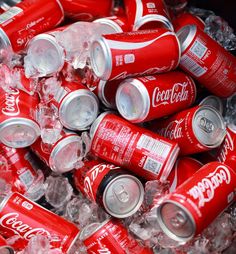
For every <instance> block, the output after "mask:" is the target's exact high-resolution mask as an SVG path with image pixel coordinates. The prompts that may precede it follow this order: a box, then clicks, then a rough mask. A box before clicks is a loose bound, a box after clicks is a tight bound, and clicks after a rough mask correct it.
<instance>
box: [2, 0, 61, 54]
mask: <svg viewBox="0 0 236 254" xmlns="http://www.w3.org/2000/svg"><path fill="white" fill-rule="evenodd" d="M52 13H53V15H52ZM63 19H64V11H63V8H62V5H61V3H60V1H59V0H52V1H47V0H40V1H38V0H33V1H32V0H24V1H22V2H20V3H18V4H17V5H15V6H13V7H11V8H10V9H9V10H7V11H6V12H4V13H3V14H1V15H0V40H1V48H2V49H6V50H8V49H9V48H10V49H13V51H14V52H19V51H21V50H23V49H24V48H25V46H26V45H27V43H28V42H29V40H30V39H31V38H33V37H34V36H35V35H36V34H39V33H42V32H44V31H47V30H50V29H52V28H54V27H56V26H57V25H58V24H60V23H61V22H62V20H63Z"/></svg>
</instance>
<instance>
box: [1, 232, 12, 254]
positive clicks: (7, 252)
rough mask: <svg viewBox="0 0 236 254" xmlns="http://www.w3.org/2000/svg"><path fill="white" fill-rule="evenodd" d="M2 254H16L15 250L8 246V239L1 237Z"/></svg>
mask: <svg viewBox="0 0 236 254" xmlns="http://www.w3.org/2000/svg"><path fill="white" fill-rule="evenodd" d="M0 253H2V254H14V250H13V248H12V247H10V246H9V245H8V244H7V241H6V239H5V238H4V237H3V236H1V235H0Z"/></svg>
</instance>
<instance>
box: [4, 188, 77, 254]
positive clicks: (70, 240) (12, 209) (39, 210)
mask: <svg viewBox="0 0 236 254" xmlns="http://www.w3.org/2000/svg"><path fill="white" fill-rule="evenodd" d="M22 228H23V229H22ZM0 234H1V235H2V236H4V237H6V238H10V237H13V236H19V239H18V240H16V241H15V242H14V244H13V247H14V246H15V245H16V246H17V248H19V249H21V250H22V249H24V247H26V246H27V244H28V242H29V241H30V239H31V238H32V237H34V236H37V235H43V236H45V237H47V238H48V239H49V241H50V245H51V246H53V247H54V248H60V249H61V250H62V251H63V252H64V253H68V252H69V250H70V249H71V247H72V245H73V244H74V242H75V241H76V239H77V238H78V237H79V229H78V228H77V227H76V226H75V225H74V224H73V223H71V222H69V221H66V220H65V219H63V218H62V217H60V216H58V215H56V214H55V213H52V212H50V211H48V210H46V209H45V208H43V207H41V206H40V205H38V204H36V203H34V202H32V201H30V200H29V199H27V198H25V197H24V196H23V195H21V194H19V193H17V192H15V193H12V194H10V195H8V196H6V197H5V198H4V197H1V203H0Z"/></svg>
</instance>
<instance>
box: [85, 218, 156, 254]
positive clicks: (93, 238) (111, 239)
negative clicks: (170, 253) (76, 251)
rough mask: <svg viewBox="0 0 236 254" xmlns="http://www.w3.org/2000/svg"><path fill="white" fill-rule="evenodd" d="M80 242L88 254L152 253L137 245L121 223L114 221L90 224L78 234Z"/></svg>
mask: <svg viewBox="0 0 236 254" xmlns="http://www.w3.org/2000/svg"><path fill="white" fill-rule="evenodd" d="M80 240H82V241H83V243H84V245H85V247H86V248H87V253H88V254H93V253H112V254H126V253H127V250H128V253H130V254H137V253H139V254H152V253H153V252H152V251H151V250H150V249H148V248H146V247H142V246H140V245H139V244H138V242H137V241H136V240H135V239H134V238H132V237H131V236H130V235H129V233H128V231H127V229H126V228H125V227H124V226H123V225H122V223H121V222H120V221H118V220H115V219H108V220H106V221H104V222H103V223H92V224H90V225H88V226H86V227H85V228H84V229H83V230H82V231H81V234H80Z"/></svg>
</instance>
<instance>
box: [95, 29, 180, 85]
mask: <svg viewBox="0 0 236 254" xmlns="http://www.w3.org/2000/svg"><path fill="white" fill-rule="evenodd" d="M166 45H168V48H167V47H166ZM90 59H91V66H92V69H93V71H94V73H95V74H96V76H97V77H99V78H101V79H102V80H111V79H124V78H126V77H129V76H137V75H149V74H155V73H162V72H168V71H171V70H173V69H175V68H176V67H177V66H178V64H179V59H180V45H179V41H178V39H177V37H176V35H175V33H173V32H171V31H169V30H167V29H165V28H159V29H155V30H143V31H136V32H127V33H117V34H110V35H103V36H102V37H99V38H96V39H94V41H93V42H92V45H91V49H90Z"/></svg>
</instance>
